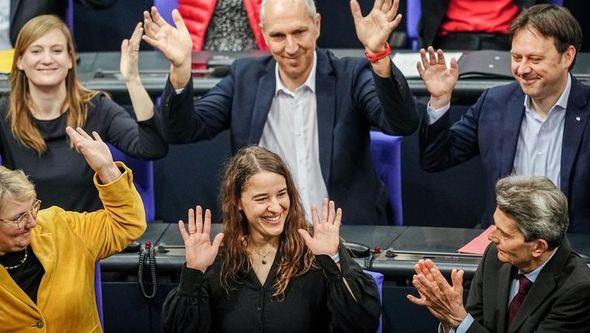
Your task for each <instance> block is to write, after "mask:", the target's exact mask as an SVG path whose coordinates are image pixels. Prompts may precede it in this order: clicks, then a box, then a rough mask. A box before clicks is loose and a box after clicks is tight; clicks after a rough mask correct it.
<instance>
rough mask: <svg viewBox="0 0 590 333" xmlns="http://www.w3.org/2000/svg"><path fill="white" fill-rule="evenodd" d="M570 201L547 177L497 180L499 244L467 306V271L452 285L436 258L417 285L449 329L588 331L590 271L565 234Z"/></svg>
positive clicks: (419, 273)
mask: <svg viewBox="0 0 590 333" xmlns="http://www.w3.org/2000/svg"><path fill="white" fill-rule="evenodd" d="M567 227H568V207H567V199H566V198H565V196H564V195H563V193H561V192H560V191H559V189H557V187H556V186H555V185H554V184H553V183H552V182H551V181H550V180H549V179H547V178H545V177H527V176H511V177H506V178H503V179H500V180H499V181H498V183H497V184H496V211H495V212H494V227H493V230H492V232H491V234H490V235H489V236H488V238H489V239H490V241H491V242H492V243H491V244H490V245H489V246H488V248H487V249H486V252H485V253H484V256H483V259H482V261H481V263H480V264H479V267H478V268H477V271H476V273H475V277H474V279H473V281H472V282H471V287H470V290H469V296H468V298H467V304H466V306H463V285H462V283H463V274H464V273H463V271H462V270H458V271H457V270H453V271H452V272H451V280H452V284H449V283H448V282H447V281H446V280H445V278H444V277H443V276H442V274H441V272H440V270H439V269H438V268H437V267H436V265H435V264H434V263H433V262H432V261H431V260H425V261H423V260H421V261H420V262H419V263H418V264H416V266H415V270H416V275H414V278H413V281H412V283H413V284H414V286H415V287H416V289H417V290H418V293H419V298H417V297H415V296H412V295H408V300H410V301H411V302H412V303H415V304H418V305H423V306H426V307H427V308H428V310H429V311H430V312H431V313H432V314H433V315H434V316H435V317H436V318H437V319H439V320H440V321H441V323H442V330H443V331H444V332H449V331H451V332H467V331H469V332H588V329H589V328H590V316H588V314H589V313H590V270H589V269H588V267H586V264H585V263H584V262H583V261H582V260H580V258H579V257H578V256H577V255H576V254H575V253H574V252H573V251H572V249H571V247H570V245H569V242H568V241H567V239H566V237H565V235H566V231H567Z"/></svg>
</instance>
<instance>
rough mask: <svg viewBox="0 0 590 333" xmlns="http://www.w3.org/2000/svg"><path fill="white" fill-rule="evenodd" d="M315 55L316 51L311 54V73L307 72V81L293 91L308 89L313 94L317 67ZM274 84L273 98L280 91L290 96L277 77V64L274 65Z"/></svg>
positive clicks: (289, 92) (278, 76) (290, 93)
mask: <svg viewBox="0 0 590 333" xmlns="http://www.w3.org/2000/svg"><path fill="white" fill-rule="evenodd" d="M317 61H318V60H317V53H316V51H314V52H313V63H312V66H311V71H310V72H309V75H308V76H307V80H305V82H303V84H302V85H301V86H300V87H297V89H295V90H299V89H301V88H303V87H308V88H309V90H311V91H312V92H314V93H315V76H316V75H315V74H316V65H317ZM275 82H276V83H277V84H276V87H275V96H276V95H278V93H279V91H282V92H284V93H287V94H289V95H292V94H293V93H292V92H291V91H289V89H287V87H285V85H284V84H283V81H282V80H281V77H280V75H279V64H278V63H277V64H275Z"/></svg>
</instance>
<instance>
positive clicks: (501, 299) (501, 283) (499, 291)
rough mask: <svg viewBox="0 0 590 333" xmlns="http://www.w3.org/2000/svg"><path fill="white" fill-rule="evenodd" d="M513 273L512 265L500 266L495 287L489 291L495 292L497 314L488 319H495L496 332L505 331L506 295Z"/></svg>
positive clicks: (506, 314) (508, 291) (506, 315)
mask: <svg viewBox="0 0 590 333" xmlns="http://www.w3.org/2000/svg"><path fill="white" fill-rule="evenodd" d="M513 275H514V268H513V266H512V265H509V264H504V265H502V267H500V271H499V273H498V280H497V281H495V282H497V283H498V285H497V286H496V287H497V288H492V289H491V290H490V292H492V293H495V294H496V304H497V306H496V309H497V311H498V312H497V314H498V316H497V317H496V318H492V319H491V320H490V321H493V320H496V322H497V324H498V326H497V328H498V330H497V331H498V332H506V321H507V319H508V305H507V301H508V295H509V293H510V284H511V283H512V276H513Z"/></svg>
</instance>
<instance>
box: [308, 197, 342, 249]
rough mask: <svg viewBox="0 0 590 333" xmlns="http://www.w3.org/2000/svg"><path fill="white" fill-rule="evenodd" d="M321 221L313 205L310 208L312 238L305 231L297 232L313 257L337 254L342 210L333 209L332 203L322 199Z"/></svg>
mask: <svg viewBox="0 0 590 333" xmlns="http://www.w3.org/2000/svg"><path fill="white" fill-rule="evenodd" d="M321 214H322V216H321V220H320V217H319V215H318V210H317V207H316V206H315V205H313V206H312V207H311V220H312V222H313V237H312V236H311V235H310V234H309V232H307V230H304V229H299V230H298V232H299V234H300V235H301V237H302V238H303V240H304V241H305V244H306V245H307V247H308V248H309V249H310V250H311V252H313V254H315V255H319V254H327V255H334V254H336V253H338V244H339V243H340V224H341V223H340V222H341V220H342V209H340V208H338V209H337V210H336V209H335V206H334V201H329V202H328V199H327V198H326V199H324V200H323V201H322V212H321Z"/></svg>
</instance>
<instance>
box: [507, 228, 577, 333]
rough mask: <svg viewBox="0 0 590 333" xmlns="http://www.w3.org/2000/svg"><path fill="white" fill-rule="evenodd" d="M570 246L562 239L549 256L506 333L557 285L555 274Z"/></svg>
mask: <svg viewBox="0 0 590 333" xmlns="http://www.w3.org/2000/svg"><path fill="white" fill-rule="evenodd" d="M570 252H571V247H570V245H569V242H568V241H567V239H564V241H563V242H562V244H561V246H560V247H559V249H558V250H557V253H555V255H554V256H553V258H551V260H550V261H549V262H548V263H547V264H546V265H545V267H543V269H542V270H541V273H539V276H538V277H537V280H536V281H535V283H533V286H532V287H531V289H530V290H529V292H528V294H527V296H526V298H525V299H524V302H523V303H522V306H521V307H520V310H518V313H517V314H516V317H514V321H513V322H512V325H510V327H509V328H508V333H511V332H516V331H517V330H518V328H519V327H520V326H521V325H522V324H523V323H524V321H525V319H526V318H528V317H529V316H530V315H531V313H533V311H535V309H536V308H537V307H538V306H539V305H541V304H542V303H543V302H544V301H545V300H546V298H547V296H549V295H550V294H551V293H553V289H555V287H556V286H557V284H556V280H555V279H556V276H557V275H559V274H560V273H561V272H562V270H563V268H564V266H565V264H566V263H567V259H568V257H569V255H570Z"/></svg>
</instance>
